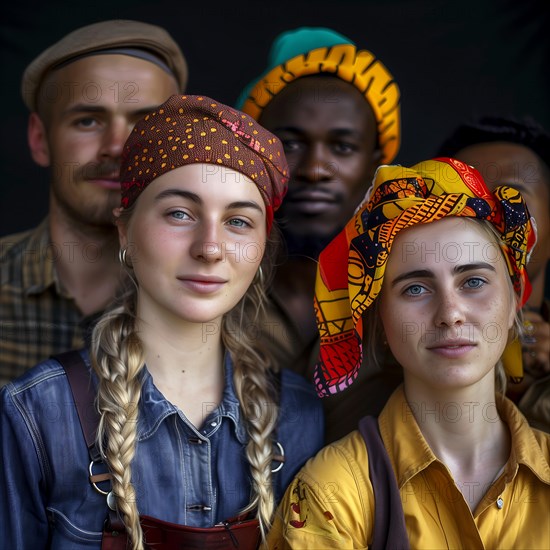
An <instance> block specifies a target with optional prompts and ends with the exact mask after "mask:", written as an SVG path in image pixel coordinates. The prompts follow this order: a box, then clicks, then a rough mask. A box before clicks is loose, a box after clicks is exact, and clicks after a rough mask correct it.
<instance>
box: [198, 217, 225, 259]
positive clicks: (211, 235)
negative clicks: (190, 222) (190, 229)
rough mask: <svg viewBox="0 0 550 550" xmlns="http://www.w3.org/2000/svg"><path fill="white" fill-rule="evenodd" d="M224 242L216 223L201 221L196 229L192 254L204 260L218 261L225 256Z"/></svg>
mask: <svg viewBox="0 0 550 550" xmlns="http://www.w3.org/2000/svg"><path fill="white" fill-rule="evenodd" d="M223 248H224V246H223V242H222V240H221V237H220V234H219V231H218V229H217V227H216V225H215V224H214V223H211V222H204V223H201V224H200V225H199V226H198V227H197V229H196V231H195V239H194V242H193V245H192V247H191V255H192V256H193V258H195V259H196V260H199V261H202V262H208V263H211V262H217V261H220V260H221V259H222V258H223Z"/></svg>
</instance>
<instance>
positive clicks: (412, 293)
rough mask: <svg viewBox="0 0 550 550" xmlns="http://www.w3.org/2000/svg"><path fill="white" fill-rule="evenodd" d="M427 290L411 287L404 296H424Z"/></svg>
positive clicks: (417, 286)
mask: <svg viewBox="0 0 550 550" xmlns="http://www.w3.org/2000/svg"><path fill="white" fill-rule="evenodd" d="M425 290H426V289H425V288H424V287H423V286H421V285H411V286H409V287H407V288H406V289H405V291H404V294H407V295H408V296H420V295H421V294H424V291H425Z"/></svg>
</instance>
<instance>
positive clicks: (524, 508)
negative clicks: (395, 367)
mask: <svg viewBox="0 0 550 550" xmlns="http://www.w3.org/2000/svg"><path fill="white" fill-rule="evenodd" d="M534 241H535V231H534V227H533V225H532V220H531V218H530V217H529V213H528V210H527V208H526V206H525V203H524V201H523V198H522V197H521V195H520V193H519V192H518V191H517V190H515V189H512V188H509V187H506V186H502V187H500V188H497V189H496V190H495V191H494V193H490V192H489V191H488V189H487V187H486V186H485V184H484V182H483V180H482V178H481V175H480V174H479V173H478V172H477V171H476V170H474V169H473V168H471V167H469V166H467V165H465V164H464V163H462V162H459V161H456V160H453V159H442V158H441V159H436V160H430V161H425V162H422V163H420V164H417V165H415V166H413V167H412V168H410V169H409V168H405V167H402V166H382V167H381V168H379V169H378V171H377V173H376V175H375V179H374V183H373V186H372V187H371V189H370V190H369V192H368V194H367V197H366V199H365V201H364V202H363V204H362V205H361V207H360V208H359V209H358V211H357V212H356V214H355V216H354V218H353V219H352V220H351V221H350V222H349V223H348V225H347V226H346V228H345V229H344V231H342V233H341V234H340V235H339V236H338V237H337V238H336V239H335V240H334V241H333V242H332V243H331V244H330V245H329V246H328V247H327V248H326V249H325V250H324V251H323V253H322V254H321V257H320V260H319V270H318V276H317V285H316V296H315V309H316V314H317V321H318V327H319V331H320V334H321V350H320V359H319V363H318V365H317V376H316V385H317V391H318V393H319V395H321V396H323V397H324V396H330V395H331V394H334V393H336V392H338V391H342V390H345V388H346V387H347V386H349V385H350V384H351V383H352V382H353V380H354V378H355V377H356V375H357V369H358V368H359V365H360V364H361V357H362V353H363V342H365V343H366V345H365V353H366V354H367V357H368V358H369V360H371V361H374V362H378V363H380V362H381V361H380V358H381V357H382V355H383V354H386V353H391V355H393V358H395V360H397V361H398V362H399V363H400V365H401V366H402V368H403V375H404V382H403V384H402V386H400V387H399V388H398V389H397V390H396V391H395V392H394V394H393V395H392V396H391V398H390V400H389V401H388V403H387V404H386V407H385V408H384V410H383V411H382V413H381V415H380V417H379V418H378V428H379V431H380V435H381V438H382V442H383V446H384V447H385V450H386V451H387V454H388V456H389V462H390V464H391V470H393V473H394V474H395V479H396V481H397V488H398V494H399V499H398V501H399V500H400V501H401V506H402V509H403V514H404V524H405V527H406V536H405V539H407V538H408V541H406V540H405V541H403V544H402V545H401V543H400V546H402V547H407V545H410V548H414V549H417V548H430V549H434V548H468V549H473V548H530V549H533V548H546V549H547V548H550V514H549V510H550V466H549V462H550V435H548V434H545V433H543V432H540V431H537V430H534V429H532V428H530V427H529V425H528V424H527V422H526V420H525V418H524V417H523V416H522V414H521V413H520V412H519V410H518V409H517V408H516V407H515V405H514V404H513V403H512V402H511V401H509V400H507V399H506V398H505V397H503V392H504V386H505V384H506V375H508V377H509V378H511V379H515V380H517V379H518V378H520V377H521V357H519V359H515V360H512V361H510V360H507V361H506V363H505V368H506V372H505V371H504V368H503V362H502V357H503V355H504V354H505V353H508V354H509V353H511V350H512V351H513V343H514V338H517V336H518V328H517V327H519V326H520V324H519V323H518V314H517V311H519V308H520V307H521V305H522V304H523V303H524V302H525V300H526V299H527V297H528V294H529V282H528V279H527V276H526V272H525V264H526V262H527V260H528V256H529V253H530V251H531V249H532V247H533V245H534ZM363 325H364V326H365V327H366V331H365V335H363ZM507 344H509V345H508V346H507ZM371 458H372V456H371ZM377 502H378V503H379V504H380V502H379V501H378V499H375V497H374V492H373V483H372V480H371V476H370V474H369V456H368V452H367V449H366V447H365V442H364V440H363V437H362V436H361V433H360V432H359V431H357V430H356V431H354V432H352V433H351V434H349V435H348V436H346V437H344V438H343V439H341V440H339V441H337V442H335V443H333V444H331V445H329V446H327V447H325V448H324V449H323V450H321V451H320V452H319V453H318V455H317V456H316V457H314V458H312V459H310V461H309V462H308V463H307V464H306V465H305V466H304V467H303V468H302V470H301V471H300V472H299V473H298V475H297V476H296V478H295V479H294V481H293V483H292V484H291V485H290V486H289V488H288V489H287V491H286V494H285V497H284V499H283V501H282V502H281V504H280V506H279V508H278V510H277V513H276V518H275V521H274V524H273V528H272V530H271V532H270V534H269V537H268V541H267V547H268V548H273V549H283V548H296V549H310V548H315V549H321V548H367V547H369V546H371V545H372V543H373V536H374V532H375V529H374V527H375V521H374V519H375V512H376V504H377ZM392 519H395V518H394V517H393V518H392ZM376 525H378V524H376ZM380 536H381V534H380V533H378V537H380ZM384 536H385V534H384V533H382V537H384ZM382 547H385V545H384V544H383V545H382Z"/></svg>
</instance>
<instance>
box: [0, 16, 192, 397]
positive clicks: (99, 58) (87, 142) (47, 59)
mask: <svg viewBox="0 0 550 550" xmlns="http://www.w3.org/2000/svg"><path fill="white" fill-rule="evenodd" d="M186 84H187V63H186V61H185V58H184V56H183V54H182V52H181V50H180V48H179V46H178V44H177V43H176V42H175V41H174V39H173V38H172V37H171V36H170V35H169V34H168V33H167V32H166V31H165V30H164V29H162V28H160V27H157V26H155V25H151V24H148V23H142V22H139V21H130V20H109V21H103V22H99V23H94V24H91V25H88V26H85V27H82V28H79V29H76V30H75V31H73V32H71V33H69V34H68V35H66V36H65V37H63V38H62V39H61V40H59V41H58V42H56V43H55V44H53V45H52V46H51V47H49V48H48V49H46V50H45V51H44V52H42V53H41V54H40V55H39V56H38V57H37V58H36V59H34V61H32V62H31V64H30V65H29V66H28V67H27V69H26V70H25V72H24V74H23V79H22V96H23V101H24V102H25V104H26V105H27V107H28V108H29V111H30V116H29V123H28V143H29V148H30V152H31V156H32V158H33V160H34V161H35V162H36V163H37V164H38V165H40V166H42V167H45V168H46V167H47V168H48V169H49V171H50V192H49V212H48V216H47V217H46V219H45V220H43V221H42V223H41V224H40V225H39V226H38V227H36V228H34V229H31V230H29V231H25V232H23V233H18V234H15V235H9V236H7V237H4V238H2V239H1V240H0V254H1V256H0V262H1V270H2V278H1V287H0V328H1V333H0V386H2V385H4V384H6V383H7V382H9V381H10V380H12V379H13V378H15V377H17V376H19V375H20V374H22V373H23V372H24V371H25V370H27V369H28V368H30V367H32V366H33V365H35V364H36V363H38V362H39V361H40V360H42V359H46V358H47V357H49V356H50V355H52V354H55V353H59V352H62V351H66V350H68V349H73V348H77V347H81V346H82V345H83V343H84V342H85V340H86V336H87V335H89V333H90V330H91V328H92V326H93V323H94V320H95V319H96V318H97V317H98V315H99V314H100V313H101V312H102V311H103V310H104V309H105V307H106V306H107V305H108V304H109V303H110V302H111V301H112V300H113V298H114V296H115V295H116V292H117V288H118V286H119V282H120V269H121V268H120V263H119V261H118V248H119V246H118V235H117V231H116V228H115V225H114V224H113V212H112V210H113V208H114V207H115V206H117V204H118V202H119V201H120V184H119V176H118V172H119V161H120V155H121V152H122V148H123V145H124V143H125V141H126V138H127V137H128V135H129V134H130V132H131V130H132V128H133V126H134V124H135V122H136V121H137V120H138V119H140V118H141V117H142V116H143V115H144V114H145V113H148V112H150V111H152V110H153V109H154V108H155V107H157V106H158V105H160V104H161V103H163V102H164V101H165V100H166V99H167V98H168V97H169V96H171V95H172V94H175V93H182V92H184V91H185V87H186ZM29 200H32V197H29Z"/></svg>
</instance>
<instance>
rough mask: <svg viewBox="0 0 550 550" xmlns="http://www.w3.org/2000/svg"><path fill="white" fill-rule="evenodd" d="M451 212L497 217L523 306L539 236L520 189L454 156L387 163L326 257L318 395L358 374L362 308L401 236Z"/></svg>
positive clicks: (320, 273)
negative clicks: (491, 183) (491, 179)
mask: <svg viewBox="0 0 550 550" xmlns="http://www.w3.org/2000/svg"><path fill="white" fill-rule="evenodd" d="M447 216H463V217H470V218H478V219H482V220H488V221H489V222H491V223H492V224H493V226H494V227H495V228H496V229H497V231H498V232H499V233H500V235H501V248H502V250H503V252H504V257H505V258H506V262H507V267H508V272H509V275H510V277H511V279H512V283H513V285H514V289H515V291H516V293H517V294H518V296H519V297H520V305H523V304H524V303H525V301H526V300H527V298H528V297H529V293H530V290H531V287H530V284H529V280H528V278H527V272H526V269H525V265H526V263H527V259H528V255H529V252H530V251H531V249H532V248H533V246H534V244H535V240H536V235H535V230H534V227H533V225H532V223H531V218H530V216H529V212H528V210H527V205H526V204H525V201H524V200H523V197H522V196H521V194H520V193H519V191H517V190H516V189H513V188H511V187H508V186H501V187H498V188H497V189H495V191H494V193H491V192H490V191H489V190H488V189H487V187H486V185H485V182H484V181H483V179H482V177H481V174H480V173H479V172H478V171H477V170H475V169H474V168H472V167H471V166H468V165H466V164H464V163H463V162H460V161H458V160H454V159H449V158H439V159H434V160H428V161H425V162H421V163H419V164H416V165H415V166H413V167H412V168H406V167H404V166H381V167H380V168H379V169H378V171H377V172H376V175H375V177H374V182H373V185H372V187H371V188H370V189H369V192H368V194H367V198H366V199H365V201H363V203H362V204H361V206H360V207H359V208H358V209H357V211H356V213H355V215H354V217H353V218H352V219H351V220H350V221H349V222H348V224H347V225H346V227H345V228H344V229H343V231H342V232H341V233H340V234H339V235H338V236H337V237H336V238H335V239H334V240H333V241H332V242H331V243H330V244H329V245H328V246H327V247H326V248H325V249H324V250H323V252H322V253H321V255H320V257H319V265H318V269H317V281H316V285H315V301H314V306H315V313H316V317H317V326H318V329H319V333H320V337H321V348H320V354H319V363H318V364H317V366H316V370H315V377H314V379H315V386H316V390H317V393H318V394H319V396H321V397H324V396H327V395H330V394H333V393H337V392H339V391H342V390H344V389H345V388H347V387H348V386H349V385H350V384H351V383H352V382H353V381H354V380H355V378H356V376H357V371H358V369H359V367H360V365H361V361H362V336H363V327H362V315H363V313H364V312H365V311H366V309H367V308H368V307H370V306H371V305H372V303H373V302H374V300H375V299H376V297H377V296H378V295H379V294H380V290H381V288H382V283H383V281H384V273H385V271H386V265H387V262H388V257H389V254H390V251H391V247H392V244H393V241H394V239H395V237H396V235H397V234H398V233H399V231H401V230H403V229H406V228H407V227H412V226H414V225H416V224H418V223H430V222H434V221H437V220H440V219H442V218H445V217H447ZM508 374H511V373H508ZM513 374H514V375H515V376H517V375H518V374H517V373H513Z"/></svg>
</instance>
